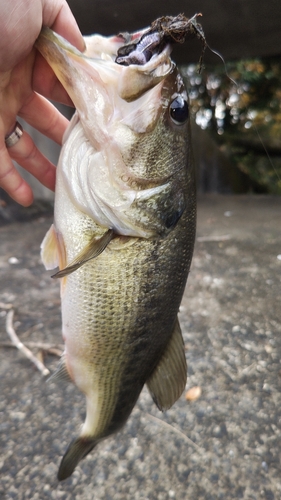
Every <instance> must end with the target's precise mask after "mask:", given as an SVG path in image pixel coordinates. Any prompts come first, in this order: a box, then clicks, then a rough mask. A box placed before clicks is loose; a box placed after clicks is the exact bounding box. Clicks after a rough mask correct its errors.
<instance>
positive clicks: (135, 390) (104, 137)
mask: <svg viewBox="0 0 281 500" xmlns="http://www.w3.org/2000/svg"><path fill="white" fill-rule="evenodd" d="M146 33H147V31H144V32H140V33H138V34H133V35H127V37H128V38H129V43H132V40H133V41H134V40H137V39H140V37H141V40H142V43H143V44H145V43H146V40H147V38H143V34H146ZM152 34H153V33H152ZM153 39H154V42H155V44H156V45H157V40H156V41H155V37H153ZM85 42H86V46H87V49H86V52H85V53H83V54H81V53H79V52H78V51H77V50H76V49H75V48H73V47H71V46H70V45H69V44H68V43H67V42H66V41H65V40H63V39H62V38H61V37H59V36H58V35H56V34H54V33H53V32H51V30H48V29H44V30H43V32H42V33H41V35H40V37H39V39H38V41H37V48H38V50H39V51H40V52H41V53H42V55H43V56H44V57H45V58H46V60H47V61H48V62H49V64H50V65H51V66H52V68H53V69H54V71H55V73H56V74H57V76H58V78H59V79H60V81H61V82H62V84H63V85H64V86H65V88H66V90H67V91H68V93H69V95H70V97H71V98H72V100H73V102H74V104H75V106H76V110H77V111H76V113H75V115H74V117H73V119H72V121H71V123H70V125H69V128H68V130H67V132H66V134H65V137H64V144H63V148H62V151H61V155H60V159H59V165H58V169H57V184H56V192H55V214H54V224H53V225H52V227H51V228H50V230H49V232H48V233H47V235H46V237H45V239H44V241H43V244H42V259H43V262H44V264H45V266H46V267H47V268H48V269H52V268H55V267H56V266H59V268H60V272H59V273H58V276H59V277H61V305H62V330H63V339H64V342H65V352H64V354H63V357H62V360H61V364H60V367H59V370H58V376H64V377H65V376H66V377H67V378H69V379H71V380H72V381H73V382H74V383H75V385H76V386H77V387H78V388H79V389H80V391H82V392H83V393H84V394H85V396H86V405H87V413H86V420H85V422H84V424H83V426H82V429H81V432H80V435H79V436H78V437H77V438H76V439H75V440H74V441H73V442H72V443H71V444H70V446H69V448H68V449H67V451H66V453H65V455H64V457H63V459H62V462H61V465H60V469H59V474H58V478H59V479H60V480H62V479H65V478H67V477H68V476H70V475H71V474H72V472H73V470H74V468H75V466H76V465H77V463H78V462H79V460H80V459H82V458H83V457H84V456H85V455H87V453H89V451H91V450H92V449H93V448H94V447H95V446H96V445H97V444H98V443H99V442H100V441H101V440H103V439H104V438H106V437H107V436H109V435H110V434H112V433H114V432H116V431H118V429H120V428H121V427H122V426H123V425H124V424H125V422H126V420H127V419H128V417H129V415H130V413H131V411H132V409H133V407H134V405H135V404H136V401H137V399H138V396H139V394H140V392H141V390H142V388H143V386H144V384H145V383H146V384H147V386H148V388H149V391H150V393H151V395H152V397H153V399H154V401H155V403H156V404H157V406H158V407H159V408H160V409H161V410H164V409H167V408H169V407H170V406H171V405H172V404H173V403H174V402H175V401H176V400H177V399H178V397H179V396H180V395H181V393H182V391H183V389H184V387H185V383H186V360H185V352H184V345H183V340H182V335H181V330H180V326H179V322H178V319H177V314H178V310H179V306H180V302H181V298H182V295H183V292H184V288H185V284H186V279H187V275H188V272H189V267H190V263H191V258H192V252H193V245H194V238H195V224H196V205H195V203H196V202H195V181H194V167H193V163H192V155H191V143H190V131H189V120H188V108H187V106H188V104H187V95H186V90H185V88H184V85H183V81H182V78H181V76H180V74H179V73H178V70H177V68H176V66H175V65H174V63H173V62H172V61H171V59H170V52H171V46H170V44H169V43H167V44H165V43H163V41H162V42H161V43H162V45H161V48H160V49H158V52H155V53H154V54H152V55H151V53H150V54H149V60H148V61H147V62H146V60H145V61H143V59H141V62H140V63H139V64H136V62H137V63H138V60H137V61H135V59H134V62H133V63H132V62H131V61H129V62H128V64H127V65H123V63H122V64H120V63H118V62H116V61H118V50H119V49H120V48H122V47H123V46H124V44H125V43H126V40H125V36H121V35H120V36H118V37H112V38H104V37H101V36H98V35H93V36H92V37H85ZM135 45H136V44H134V50H135ZM153 50H154V49H153ZM128 52H129V51H128ZM150 52H151V51H150ZM137 57H138V54H137Z"/></svg>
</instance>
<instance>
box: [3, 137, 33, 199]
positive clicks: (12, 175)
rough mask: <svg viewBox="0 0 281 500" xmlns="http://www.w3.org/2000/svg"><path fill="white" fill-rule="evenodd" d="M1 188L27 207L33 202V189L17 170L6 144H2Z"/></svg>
mask: <svg viewBox="0 0 281 500" xmlns="http://www.w3.org/2000/svg"><path fill="white" fill-rule="evenodd" d="M0 187H2V188H3V189H4V190H5V191H6V192H7V193H8V195H9V196H11V198H13V199H14V200H15V201H17V202H18V203H20V204H21V205H23V206H25V207H28V205H30V204H31V203H32V201H33V193H32V189H31V187H30V186H29V185H28V184H27V182H26V181H25V180H24V179H23V178H22V177H21V176H20V174H19V172H18V171H17V169H16V168H15V166H14V164H13V162H12V160H11V157H10V155H9V153H8V151H7V149H6V146H5V143H1V144H0Z"/></svg>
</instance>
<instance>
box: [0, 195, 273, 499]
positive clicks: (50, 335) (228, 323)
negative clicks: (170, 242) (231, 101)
mask: <svg viewBox="0 0 281 500" xmlns="http://www.w3.org/2000/svg"><path fill="white" fill-rule="evenodd" d="M23 218H24V217H23ZM26 218H30V220H29V221H26V222H21V223H20V222H16V221H14V222H13V220H15V218H13V217H10V222H9V224H6V225H2V226H1V227H0V272H1V282H0V283H1V285H0V342H1V344H0V379H1V393H0V447H1V454H0V498H1V499H3V500H8V499H9V500H10V499H17V500H21V499H28V500H31V499H32V500H47V499H55V500H59V499H62V500H71V499H78V500H88V499H89V500H90V499H91V500H103V499H106V500H111V499H114V500H121V499H122V500H127V499H128V500H129V499H136V500H138V499H149V500H154V499H155V500H156V499H157V500H169V499H176V500H185V499H190V500H197V499H198V500H199V499H204V500H215V499H223V500H225V499H247V500H248V499H253V500H258V499H266V500H278V499H280V498H281V464H280V448H281V395H280V386H281V366H280V353H281V304H280V297H281V293H280V285H281V198H273V197H264V196H253V197H250V196H236V197H234V196H204V197H202V198H201V199H200V200H199V203H198V231H197V241H196V248H195V254H194V259H193V263H192V269H191V272H190V277H189V280H188V286H187V289H186V292H185V295H184V299H183V302H182V306H181V310H180V320H181V325H182V330H183V335H184V340H185V344H186V349H187V360H188V370H189V376H188V382H187V388H186V390H188V389H189V388H191V387H193V386H200V387H201V389H202V395H201V397H200V398H199V399H197V400H196V401H192V402H187V401H186V399H185V395H184V394H183V396H182V397H181V398H180V400H179V401H178V402H177V403H176V404H175V405H174V407H173V408H172V409H171V410H169V411H168V412H167V413H166V414H163V415H162V414H161V413H160V412H159V411H158V410H157V409H156V408H155V407H154V405H153V403H152V402H151V399H150V396H149V394H148V392H147V391H146V390H144V391H143V393H142V395H141V397H140V399H139V402H138V404H137V406H136V408H135V409H134V411H133V413H132V415H131V417H130V419H129V421H128V423H127V425H126V426H125V428H124V429H123V430H122V431H121V432H119V433H118V434H117V435H115V436H114V437H112V438H110V439H108V440H106V441H105V442H104V443H102V444H100V445H99V446H98V447H97V448H96V450H95V451H94V452H93V453H91V454H90V455H89V456H88V457H87V458H86V459H85V460H83V461H82V462H81V463H80V465H79V467H77V470H76V471H75V472H74V474H73V476H72V477H71V478H69V479H68V480H66V481H64V482H62V483H60V484H59V483H58V481H57V479H56V473H57V469H58V465H59V462H60V459H61V456H62V454H63V453H64V451H65V449H66V446H67V445H68V443H69V442H70V440H71V439H72V438H73V437H74V436H75V435H76V434H77V432H78V429H79V425H80V424H81V423H82V421H83V419H84V416H85V404H84V398H83V396H82V395H81V394H79V393H78V392H77V391H76V389H75V387H73V386H71V385H61V386H59V385H57V384H54V383H49V384H46V381H45V379H44V378H43V377H42V376H41V375H40V373H39V372H38V371H37V370H36V369H35V368H34V367H33V365H32V364H31V363H30V362H29V360H27V359H26V358H24V356H23V355H22V354H21V353H20V352H19V351H18V350H16V349H14V348H11V347H7V346H6V343H7V342H9V339H8V336H7V333H6V318H7V313H8V311H9V309H7V307H10V306H9V304H10V305H11V307H12V308H13V309H14V310H15V316H14V327H15V330H16V332H17V334H18V336H19V337H20V339H21V340H22V341H23V342H24V343H27V344H28V343H29V342H37V343H38V342H44V343H46V342H47V343H52V344H61V331H60V301H59V291H58V283H56V282H54V281H52V280H51V279H50V278H49V273H47V272H46V271H45V270H44V268H43V266H42V265H41V263H40V258H39V245H40V242H41V240H42V238H43V236H44V234H45V232H46V230H47V228H48V227H49V225H50V223H51V218H50V217H47V216H44V214H42V213H36V211H33V212H32V214H31V216H30V217H29V216H27V217H26ZM6 220H7V221H8V220H9V217H8V218H6ZM278 256H279V258H278ZM33 351H34V352H35V353H36V352H37V350H36V349H33ZM57 363H58V358H57V357H55V356H54V355H51V354H47V355H46V356H45V364H46V366H47V367H48V368H49V369H50V370H51V371H53V370H54V369H55V367H56V365H57Z"/></svg>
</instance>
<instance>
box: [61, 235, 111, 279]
mask: <svg viewBox="0 0 281 500" xmlns="http://www.w3.org/2000/svg"><path fill="white" fill-rule="evenodd" d="M114 237H115V233H114V231H113V229H109V230H108V231H107V232H106V233H105V234H103V235H102V237H101V238H99V239H97V237H96V236H93V237H92V238H91V240H90V242H89V243H88V245H87V246H86V247H85V248H83V250H82V252H80V254H79V255H78V256H77V257H76V258H75V259H74V260H73V261H72V262H71V263H70V264H69V265H68V266H66V267H65V268H64V269H61V270H60V271H58V272H57V273H56V274H53V276H52V278H63V277H64V276H67V275H68V274H71V273H73V272H74V271H76V270H77V269H79V267H81V266H83V264H85V262H88V261H89V260H92V259H95V258H96V257H98V255H100V254H101V253H102V252H103V251H104V250H105V248H106V247H107V245H108V244H109V243H110V241H111V240H112V239H113V238H114Z"/></svg>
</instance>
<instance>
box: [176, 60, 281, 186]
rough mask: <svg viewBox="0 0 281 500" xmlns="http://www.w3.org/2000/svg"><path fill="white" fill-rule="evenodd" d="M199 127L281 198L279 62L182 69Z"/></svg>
mask: <svg viewBox="0 0 281 500" xmlns="http://www.w3.org/2000/svg"><path fill="white" fill-rule="evenodd" d="M184 74H185V75H186V76H187V80H188V85H189V87H190V92H189V93H190V100H191V106H192V113H193V115H194V117H195V121H196V123H197V124H198V125H199V126H200V127H201V128H202V129H207V130H208V131H209V132H210V134H211V135H212V136H213V138H215V139H216V141H217V143H218V144H219V146H220V149H221V151H223V152H224V153H225V154H226V155H227V156H228V157H229V158H231V160H232V161H233V162H235V164H236V166H237V167H238V168H239V169H240V170H241V171H242V172H244V173H245V174H247V176H248V177H249V179H250V186H251V189H252V190H253V191H254V192H263V193H273V194H281V141H280V137H281V62H280V58H279V57H278V58H277V57H271V58H266V59H262V58H257V59H250V60H241V61H239V62H234V63H231V64H228V65H227V67H225V66H224V65H219V66H217V67H215V68H214V66H212V67H211V68H209V67H208V66H206V67H204V69H203V70H202V73H201V74H199V73H198V67H197V66H196V65H189V66H186V67H185V68H184Z"/></svg>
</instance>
